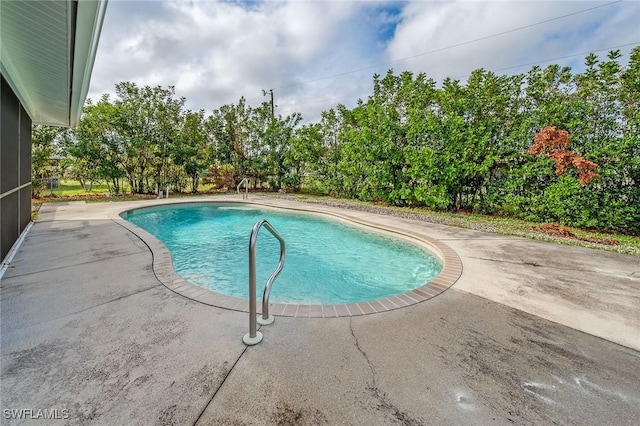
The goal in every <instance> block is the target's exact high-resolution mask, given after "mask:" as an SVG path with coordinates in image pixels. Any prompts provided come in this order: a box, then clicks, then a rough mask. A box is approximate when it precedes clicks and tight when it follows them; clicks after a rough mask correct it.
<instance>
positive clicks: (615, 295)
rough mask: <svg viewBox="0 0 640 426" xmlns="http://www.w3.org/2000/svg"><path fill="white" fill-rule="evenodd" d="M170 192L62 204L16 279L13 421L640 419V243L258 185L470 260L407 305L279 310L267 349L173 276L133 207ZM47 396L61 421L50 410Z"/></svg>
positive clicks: (4, 399) (5, 313)
mask: <svg viewBox="0 0 640 426" xmlns="http://www.w3.org/2000/svg"><path fill="white" fill-rule="evenodd" d="M207 199H211V200H215V201H239V197H238V196H217V197H209V198H207ZM203 200H204V199H203V198H199V199H198V201H203ZM164 201H165V200H163V201H160V200H150V201H141V202H117V203H95V204H85V203H84V202H72V203H60V204H45V205H43V207H42V209H41V210H40V216H39V219H38V221H36V222H35V223H34V225H33V227H32V228H31V229H30V231H29V232H28V234H27V236H26V238H25V240H24V242H23V243H22V245H21V246H20V248H19V250H18V251H17V253H16V255H15V257H14V258H13V260H12V261H11V263H10V264H9V267H8V269H7V270H6V272H5V274H4V276H3V277H2V279H1V281H0V292H1V293H0V310H1V318H0V320H1V323H0V331H1V370H0V378H1V383H0V398H1V400H0V401H1V403H0V405H1V407H2V415H1V417H0V418H1V422H2V424H11V425H13V424H45V423H54V424H73V425H79V424H100V425H101V424H104V425H129V424H140V425H147V424H162V425H170V424H175V425H194V424H198V425H210V424H213V425H271V424H295V425H316V424H327V425H336V424H348V425H351V424H353V425H386V424H401V425H422V424H424V425H430V424H434V425H443V424H447V425H457V424H464V425H474V424H477V425H484V424H496V425H502V424H525V425H528V424H536V425H537V424H580V425H586V424H590V425H602V424H611V425H613V424H615V425H626V424H628V425H635V424H637V421H638V418H640V260H639V259H638V258H637V257H633V256H626V255H620V254H614V253H609V252H602V251H596V250H591V249H585V248H579V247H571V246H562V245H556V244H551V243H544V242H537V241H531V240H525V239H521V238H515V237H507V236H501V235H495V234H488V233H482V232H477V231H472V230H466V229H460V228H452V227H447V226H442V225H435V224H429V223H424V222H418V221H414V220H409V219H401V218H397V217H391V216H383V215H377V214H371V213H364V212H358V211H353V210H345V209H339V208H335V207H326V206H319V205H306V204H304V203H300V202H296V201H292V200H287V199H274V198H261V197H252V198H251V199H250V200H249V202H251V203H260V204H264V205H269V206H275V207H285V208H300V209H312V210H315V211H320V212H327V213H332V214H334V215H338V216H341V217H343V218H345V219H354V220H357V221H359V222H363V223H368V224H372V225H375V226H381V227H388V228H393V229H397V230H401V231H403V232H408V233H412V234H415V235H418V236H420V235H422V236H424V237H425V238H427V237H428V238H436V239H438V240H439V241H441V242H442V243H444V244H446V245H447V246H449V247H450V248H452V249H453V250H454V251H455V252H456V253H457V254H458V256H459V257H460V259H461V260H462V264H463V272H462V276H461V277H460V279H459V280H458V281H457V282H456V283H455V284H454V285H453V286H452V287H451V288H449V289H448V290H446V291H444V292H443V293H442V294H440V295H438V296H437V297H434V298H432V299H429V300H426V301H424V302H421V303H418V304H414V305H412V306H407V307H404V308H401V309H396V310H392V311H388V312H381V313H376V314H371V315H361V316H354V317H341V318H299V317H296V318H294V317H277V318H276V322H275V323H274V324H273V325H270V326H268V327H263V328H262V329H261V331H262V332H263V333H264V340H263V342H262V343H260V344H259V345H257V346H252V347H247V346H245V345H244V344H243V343H242V336H243V335H244V334H245V333H246V332H247V329H248V318H247V313H245V312H238V311H234V310H228V309H223V308H219V307H214V306H209V305H206V304H203V303H200V302H197V301H194V300H191V299H189V298H186V297H184V296H182V295H180V294H177V293H175V292H173V291H171V290H170V289H169V288H167V287H166V286H165V285H164V284H162V282H161V281H160V280H159V279H158V278H157V277H156V274H154V270H153V267H152V265H153V260H154V259H153V258H154V255H155V254H154V253H152V251H151V250H150V249H149V246H148V245H147V243H148V242H147V243H145V242H144V241H143V240H141V239H140V238H139V237H138V235H136V233H134V232H132V231H131V230H130V229H127V228H125V227H123V226H122V225H121V224H119V223H118V221H117V220H114V219H113V218H114V215H116V214H117V212H119V211H122V210H125V209H128V208H133V207H142V206H148V205H156V204H159V203H160V202H164ZM180 201H184V200H180ZM275 285H277V281H276V284H275ZM28 410H31V411H28ZM37 410H49V411H48V412H47V413H48V414H51V412H53V413H54V414H56V415H57V417H59V419H58V420H46V421H45V420H43V419H42V417H41V418H40V419H36V418H35V417H36V415H37V414H38V411H37ZM51 410H54V411H51ZM43 415H44V414H43ZM17 417H22V418H21V419H20V418H17ZM25 417H26V418H25Z"/></svg>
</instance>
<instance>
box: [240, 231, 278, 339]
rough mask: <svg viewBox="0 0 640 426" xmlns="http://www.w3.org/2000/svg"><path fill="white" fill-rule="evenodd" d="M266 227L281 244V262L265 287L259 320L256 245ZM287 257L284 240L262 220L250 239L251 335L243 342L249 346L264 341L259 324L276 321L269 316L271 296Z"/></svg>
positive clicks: (245, 337)
mask: <svg viewBox="0 0 640 426" xmlns="http://www.w3.org/2000/svg"><path fill="white" fill-rule="evenodd" d="M263 226H264V227H265V228H266V229H267V231H269V232H270V233H271V235H273V236H274V237H276V239H277V240H278V241H279V242H280V260H279V261H278V267H277V268H276V270H275V271H274V272H273V274H271V276H270V277H269V279H268V280H267V283H266V284H265V286H264V292H263V294H262V316H261V317H260V318H257V309H256V243H257V242H258V233H259V232H260V228H262V227H263ZM285 255H286V247H285V243H284V238H282V236H281V235H280V234H279V233H278V231H276V229H275V228H274V227H273V226H272V225H271V224H270V223H269V222H267V220H266V219H261V220H259V221H257V222H256V224H255V225H253V229H252V230H251V237H249V333H247V334H245V335H244V337H243V338H242V341H243V342H244V343H245V344H246V345H249V346H252V345H257V344H258V343H260V342H261V341H262V333H260V332H259V331H257V328H258V326H257V323H260V324H261V325H268V324H272V323H273V321H274V318H273V315H269V295H270V294H271V286H272V285H273V282H274V281H275V279H276V278H278V275H280V271H282V268H283V267H284V259H285Z"/></svg>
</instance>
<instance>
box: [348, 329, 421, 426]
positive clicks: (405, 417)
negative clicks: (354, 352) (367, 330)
mask: <svg viewBox="0 0 640 426" xmlns="http://www.w3.org/2000/svg"><path fill="white" fill-rule="evenodd" d="M349 330H350V331H351V336H352V337H353V340H354V341H355V346H356V349H358V352H360V353H361V354H362V356H363V357H364V359H365V360H366V361H367V365H368V366H369V370H371V381H372V386H370V387H369V391H371V393H372V395H373V397H374V398H375V399H377V400H378V409H379V410H384V411H385V412H387V413H389V414H390V415H391V417H392V418H394V419H395V420H396V421H398V422H400V423H401V424H403V425H406V426H419V425H422V424H424V422H422V421H420V420H417V419H414V418H412V417H411V416H410V415H409V414H407V413H406V412H405V411H402V410H400V409H399V408H398V407H396V406H395V405H393V404H392V403H391V402H390V401H389V400H388V398H387V394H386V392H384V391H383V390H381V389H380V388H378V385H377V375H376V370H375V369H374V367H373V363H372V362H371V360H370V359H369V356H368V355H367V353H366V352H365V351H364V350H363V349H362V347H360V342H359V341H358V337H356V334H355V331H354V330H353V317H350V318H349Z"/></svg>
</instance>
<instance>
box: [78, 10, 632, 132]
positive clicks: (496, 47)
mask: <svg viewBox="0 0 640 426" xmlns="http://www.w3.org/2000/svg"><path fill="white" fill-rule="evenodd" d="M599 4H601V3H596V2H591V1H586V2H570V1H565V2H534V1H530V2H529V1H522V2H506V1H503V2H483V1H480V2H469V1H463V2H459V1H457V2H456V1H453V2H437V1H411V2H380V1H317V0H308V1H264V2H226V1H225V2H220V1H213V0H211V1H178V0H174V1H163V2H159V1H125V0H111V1H110V2H109V6H108V10H107V15H106V19H105V23H104V27H103V31H102V36H101V40H100V46H99V48H98V54H97V58H96V63H95V66H94V71H93V78H92V85H91V89H90V93H89V96H90V97H92V98H94V99H95V98H98V97H99V96H100V95H101V94H102V93H106V92H108V93H112V92H113V91H114V85H115V84H116V83H117V82H120V81H133V82H135V83H137V84H139V85H156V84H160V85H163V86H167V85H174V86H175V87H176V92H177V95H178V96H185V97H186V98H187V106H188V107H189V108H191V109H201V108H202V109H205V111H207V112H210V111H211V110H212V109H214V108H218V107H219V106H221V105H222V104H225V103H235V102H237V101H238V99H239V98H240V96H245V97H246V98H247V99H248V101H249V103H250V104H251V105H258V104H259V103H261V102H264V101H267V100H268V98H266V97H263V96H262V89H271V88H273V89H275V90H274V92H275V99H276V104H277V105H278V110H277V111H278V113H280V114H283V115H286V114H291V113H293V112H301V113H302V114H303V116H304V117H305V119H307V120H308V121H314V120H317V119H318V118H319V115H320V112H321V111H323V110H326V109H329V108H331V107H334V106H335V105H336V104H338V103H344V104H346V105H347V106H354V105H355V102H356V100H357V99H358V98H365V97H366V96H367V95H368V94H370V92H371V81H372V75H373V73H374V72H378V73H381V74H384V73H385V72H386V70H387V69H388V68H394V70H395V71H396V72H400V71H403V70H405V69H408V70H412V71H414V72H426V73H427V74H428V75H429V76H430V77H433V78H436V79H437V80H441V79H442V78H444V77H446V76H450V77H464V76H465V75H467V74H469V72H470V71H472V70H473V69H476V68H480V67H483V68H485V69H500V68H506V67H513V66H515V65H520V64H528V63H532V62H536V61H541V60H544V59H547V58H560V57H562V56H566V55H568V54H571V53H577V52H583V51H589V50H594V49H599V48H606V47H610V46H615V45H617V44H624V43H633V42H640V30H639V29H638V25H637V22H639V21H640V2H623V3H617V4H614V5H611V6H607V7H603V8H601V9H597V10H594V11H591V12H586V13H583V14H577V15H574V16H572V17H568V18H565V19H561V20H557V21H553V22H549V23H548V24H544V25H538V26H534V27H531V28H527V29H522V30H519V31H514V32H511V33H509V34H505V35H502V36H498V37H492V38H489V39H487V40H482V41H478V42H474V43H469V44H466V45H463V46H458V47H451V48H447V47H449V46H454V45H457V44H460V43H463V42H466V41H472V40H475V39H478V38H482V37H486V36H489V35H492V34H497V33H500V32H504V31H508V30H510V29H514V28H519V27H524V26H527V25H531V24H533V23H536V22H540V21H543V20H545V19H551V18H554V17H557V16H560V15H564V14H568V13H572V12H575V11H579V10H582V9H586V8H589V7H594V6H597V5H599ZM442 48H444V49H443V50H442V51H440V52H436V53H431V54H427V55H422V54H423V53H425V52H429V51H432V50H436V49H442ZM629 50H630V48H626V49H623V53H627V54H628V52H629ZM416 55H420V56H418V57H416V58H413V59H408V60H402V59H403V58H408V57H412V56H416ZM572 60H573V61H574V62H576V63H581V62H582V60H583V57H581V56H578V57H577V58H569V59H566V61H568V62H567V63H569V62H570V61H572ZM385 63H386V65H385ZM380 64H382V65H380ZM543 65H545V64H543ZM529 68H530V66H529V65H527V66H525V67H523V68H522V69H510V70H508V71H505V72H509V73H512V72H524V71H527V70H528V69H529ZM357 70H360V71H357Z"/></svg>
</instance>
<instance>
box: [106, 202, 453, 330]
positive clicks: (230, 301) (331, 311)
mask: <svg viewBox="0 0 640 426" xmlns="http://www.w3.org/2000/svg"><path fill="white" fill-rule="evenodd" d="M193 203H196V204H197V203H209V204H212V203H213V204H242V205H247V206H252V205H253V206H262V207H267V208H274V209H278V210H290V211H300V212H306V213H312V214H317V215H320V216H329V217H333V218H335V219H339V220H341V221H346V222H348V223H352V224H355V225H358V226H361V227H364V228H368V229H370V230H373V231H374V232H379V233H385V234H391V235H395V236H398V237H401V238H402V239H404V240H410V241H413V242H414V243H418V244H419V245H422V246H426V247H427V248H428V249H429V250H430V251H431V252H433V253H434V254H435V255H436V256H438V258H440V260H441V261H442V263H443V267H442V271H441V272H440V274H438V275H437V276H436V277H435V278H434V279H433V280H431V281H429V282H428V283H426V284H424V285H423V286H421V287H418V288H416V289H413V290H410V291H407V292H405V293H401V294H398V295H395V296H391V297H386V298H383V299H376V300H370V301H366V302H358V303H349V304H337V305H305V304H295V303H291V304H286V303H269V313H270V314H271V315H274V316H283V317H300V318H340V317H351V316H360V315H370V314H376V313H381V312H388V311H392V310H396V309H401V308H405V307H407V306H411V305H415V304H417V303H421V302H424V301H426V300H429V299H432V298H434V297H436V296H438V295H440V294H442V293H443V292H444V291H446V290H447V289H449V288H450V287H451V286H452V285H453V284H455V283H456V281H458V279H459V278H460V276H461V275H462V268H463V267H462V261H461V259H460V257H459V256H458V255H457V253H456V252H455V251H454V250H453V249H452V248H450V247H449V246H448V245H446V244H445V243H443V242H442V241H439V240H437V239H435V238H431V237H427V236H423V235H415V234H411V233H409V232H407V231H405V230H402V229H399V228H396V227H393V226H389V225H380V224H376V223H372V222H369V221H367V220H365V219H356V218H353V217H351V216H348V215H346V214H340V213H338V212H335V211H326V209H319V208H318V206H309V207H307V206H304V205H300V206H295V207H291V206H283V205H278V203H277V202H276V203H274V202H269V201H267V200H258V201H256V200H255V199H253V200H244V201H235V200H224V201H223V200H219V201H216V200H211V199H210V200H172V201H168V200H167V202H163V203H162V204H155V205H154V206H148V205H145V206H141V207H139V209H144V208H148V207H157V206H160V205H170V204H193ZM137 209H138V208H131V207H123V208H122V209H119V210H116V211H112V212H111V213H110V214H109V219H111V220H112V221H114V222H116V223H117V224H119V225H120V226H122V227H124V228H125V229H127V230H128V231H130V232H132V233H133V234H135V235H136V236H138V238H140V240H142V242H143V243H144V244H145V245H146V246H147V247H148V248H149V250H150V251H151V254H152V257H153V261H152V267H153V272H154V274H155V276H156V278H157V279H158V281H159V282H160V283H162V284H163V285H164V286H165V287H167V288H168V289H170V290H171V291H173V292H175V293H177V294H180V295H181V296H184V297H186V298H188V299H191V300H194V301H197V302H200V303H203V304H205V305H210V306H215V307H218V308H222V309H228V310H233V311H240V312H249V300H247V299H241V298H237V297H231V296H226V295H223V294H220V293H217V292H214V291H211V290H207V289H204V288H202V287H199V286H197V285H195V284H192V283H190V282H189V281H187V280H185V279H184V278H182V277H181V276H180V275H178V273H177V272H176V271H175V270H174V268H173V263H172V261H171V254H170V252H169V250H168V249H167V248H166V246H165V245H164V244H163V243H162V242H161V241H160V240H158V239H157V238H156V237H155V236H153V235H152V234H151V233H149V232H147V231H145V230H144V229H142V228H140V227H138V226H136V225H134V224H133V223H131V222H129V221H127V220H126V219H124V218H122V217H121V216H120V215H121V214H122V213H124V212H127V211H132V210H137ZM258 291H259V292H261V289H258ZM257 305H258V313H261V310H262V306H261V305H262V304H261V303H260V302H259V303H257Z"/></svg>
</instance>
